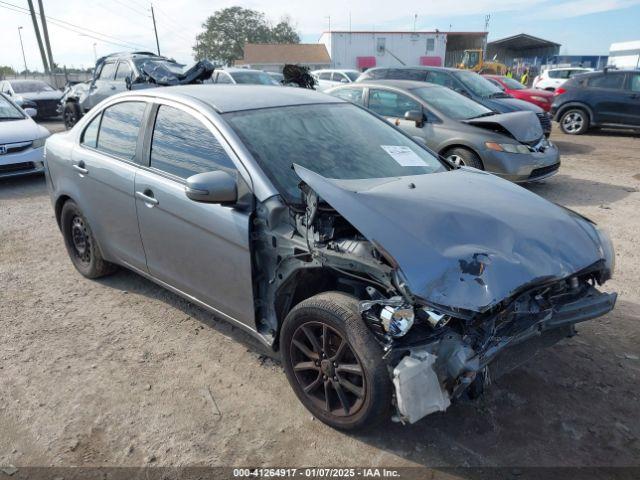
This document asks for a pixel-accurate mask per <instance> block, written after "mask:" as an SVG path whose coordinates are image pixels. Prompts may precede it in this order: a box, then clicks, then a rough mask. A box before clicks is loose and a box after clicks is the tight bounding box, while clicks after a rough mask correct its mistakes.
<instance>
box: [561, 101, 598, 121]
mask: <svg viewBox="0 0 640 480" xmlns="http://www.w3.org/2000/svg"><path fill="white" fill-rule="evenodd" d="M572 108H579V109H581V110H584V111H585V112H587V115H588V116H589V124H590V125H594V124H595V120H594V114H593V110H592V109H591V107H589V105H587V104H586V103H582V102H567V103H564V104H562V105H561V106H560V108H558V111H557V112H556V115H555V120H556V121H560V118H561V117H562V115H564V114H565V113H566V111H567V110H570V109H572Z"/></svg>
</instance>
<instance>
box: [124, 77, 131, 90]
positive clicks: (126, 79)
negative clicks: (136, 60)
mask: <svg viewBox="0 0 640 480" xmlns="http://www.w3.org/2000/svg"><path fill="white" fill-rule="evenodd" d="M124 83H125V85H126V86H127V90H131V75H127V76H126V77H124Z"/></svg>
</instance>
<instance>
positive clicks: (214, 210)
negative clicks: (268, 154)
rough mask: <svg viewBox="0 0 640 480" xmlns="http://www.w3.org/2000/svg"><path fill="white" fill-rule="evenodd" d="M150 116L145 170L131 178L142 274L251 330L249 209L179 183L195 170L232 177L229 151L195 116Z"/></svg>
mask: <svg viewBox="0 0 640 480" xmlns="http://www.w3.org/2000/svg"><path fill="white" fill-rule="evenodd" d="M154 113H155V122H154V121H153V120H154V119H151V121H150V123H149V124H148V129H149V133H148V134H147V138H146V140H145V144H146V145H147V146H146V147H145V151H146V155H147V162H146V163H147V165H148V166H147V168H144V169H141V170H140V172H138V174H137V175H136V181H135V192H136V205H137V211H138V222H139V225H140V234H141V236H142V242H143V244H144V249H145V252H146V257H147V266H148V269H149V272H150V273H151V274H152V275H153V276H154V277H155V278H157V279H159V280H161V281H162V282H165V283H166V284H168V285H170V286H172V287H174V288H176V289H178V290H180V291H181V292H183V293H186V294H187V295H189V296H191V297H193V298H194V299H196V300H198V301H200V302H202V303H205V304H206V305H208V306H209V307H212V308H214V309H215V310H217V311H218V312H220V313H222V314H224V315H226V316H228V317H231V318H232V319H235V320H238V321H240V322H242V323H245V324H246V325H248V326H249V327H251V328H252V329H255V313H254V303H253V289H252V271H251V252H250V248H249V219H250V216H249V215H250V212H248V211H243V210H239V209H236V208H234V207H231V206H222V205H214V204H207V203H199V202H194V201H193V200H190V199H189V198H187V196H186V195H185V180H186V179H187V178H188V177H190V176H191V175H195V174H197V173H203V172H210V171H215V170H226V171H228V172H229V173H231V174H232V175H234V176H236V178H240V174H239V171H238V168H237V166H236V163H235V162H234V160H232V159H231V156H232V155H233V153H232V151H231V150H230V149H229V148H228V147H227V146H226V144H225V142H224V141H223V139H222V137H221V136H220V135H219V134H218V132H217V131H216V130H215V127H214V126H213V125H211V123H209V120H207V119H206V117H204V116H203V115H202V114H200V113H198V112H196V111H193V110H191V109H189V108H187V107H183V106H181V105H179V104H174V103H171V102H168V103H166V104H165V103H162V104H160V105H159V106H158V107H157V112H154ZM151 127H153V129H152V128H151Z"/></svg>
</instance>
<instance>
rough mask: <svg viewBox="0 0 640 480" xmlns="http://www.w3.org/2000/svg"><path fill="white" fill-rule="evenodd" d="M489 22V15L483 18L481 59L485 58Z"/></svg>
mask: <svg viewBox="0 0 640 480" xmlns="http://www.w3.org/2000/svg"><path fill="white" fill-rule="evenodd" d="M489 20H491V15H485V16H484V31H485V36H484V42H483V45H482V58H484V57H486V56H487V36H488V35H489Z"/></svg>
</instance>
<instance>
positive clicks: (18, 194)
mask: <svg viewBox="0 0 640 480" xmlns="http://www.w3.org/2000/svg"><path fill="white" fill-rule="evenodd" d="M46 193H47V183H46V181H45V179H44V175H42V174H36V175H24V176H20V177H7V178H0V200H9V199H12V198H31V197H36V196H41V195H45V194H46Z"/></svg>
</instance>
